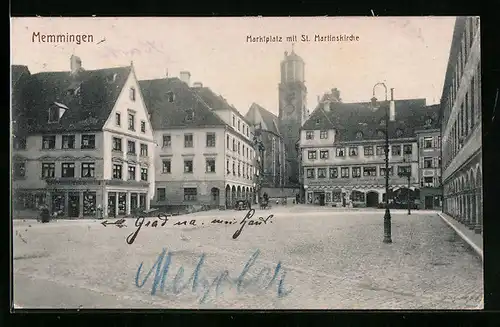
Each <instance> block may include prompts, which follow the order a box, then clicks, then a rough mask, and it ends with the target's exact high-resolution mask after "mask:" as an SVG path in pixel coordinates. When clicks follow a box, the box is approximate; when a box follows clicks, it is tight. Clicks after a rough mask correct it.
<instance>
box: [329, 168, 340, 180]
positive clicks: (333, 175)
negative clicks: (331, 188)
mask: <svg viewBox="0 0 500 327" xmlns="http://www.w3.org/2000/svg"><path fill="white" fill-rule="evenodd" d="M338 177H339V170H338V169H337V168H330V178H338Z"/></svg>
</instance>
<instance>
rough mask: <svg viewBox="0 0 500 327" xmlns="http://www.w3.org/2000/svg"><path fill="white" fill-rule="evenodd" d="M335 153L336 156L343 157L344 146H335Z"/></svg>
mask: <svg viewBox="0 0 500 327" xmlns="http://www.w3.org/2000/svg"><path fill="white" fill-rule="evenodd" d="M335 155H336V156H337V157H344V156H345V148H336V149H335Z"/></svg>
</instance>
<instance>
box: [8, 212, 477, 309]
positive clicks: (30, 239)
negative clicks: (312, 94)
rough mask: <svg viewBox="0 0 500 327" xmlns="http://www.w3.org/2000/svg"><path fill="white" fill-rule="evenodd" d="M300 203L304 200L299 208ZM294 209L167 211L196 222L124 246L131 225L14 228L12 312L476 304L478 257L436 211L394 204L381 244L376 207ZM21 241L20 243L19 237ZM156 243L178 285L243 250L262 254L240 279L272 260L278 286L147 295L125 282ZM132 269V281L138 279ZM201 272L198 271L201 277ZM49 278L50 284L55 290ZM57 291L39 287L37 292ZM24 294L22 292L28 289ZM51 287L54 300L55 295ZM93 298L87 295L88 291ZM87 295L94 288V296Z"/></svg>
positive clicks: (145, 233) (147, 262) (231, 263)
mask: <svg viewBox="0 0 500 327" xmlns="http://www.w3.org/2000/svg"><path fill="white" fill-rule="evenodd" d="M304 207H305V206H304ZM304 207H300V206H297V207H295V208H294V209H290V208H288V207H285V208H272V209H271V210H258V211H257V215H259V216H263V217H267V215H269V214H274V216H275V217H274V218H272V221H273V223H269V224H266V225H262V226H246V227H245V228H244V230H243V232H242V233H241V235H240V236H239V237H238V238H237V239H233V238H232V234H233V233H234V231H235V230H236V229H237V228H239V225H224V224H223V225H214V224H210V222H211V221H212V220H213V219H214V218H218V219H227V220H232V219H236V220H237V221H239V220H241V218H242V217H243V215H244V214H245V212H243V211H239V212H238V211H232V210H231V211H216V212H211V213H207V212H205V213H196V214H193V215H188V216H184V217H183V216H178V217H173V219H172V221H171V222H175V221H178V220H183V219H186V220H192V219H196V224H197V226H173V224H170V222H169V223H168V224H167V225H166V226H164V227H162V228H160V227H158V228H150V227H148V228H146V227H143V229H142V230H141V231H140V233H139V234H138V237H137V239H136V241H135V242H134V244H132V245H128V244H126V242H125V238H126V237H127V235H128V234H130V233H132V232H133V231H134V230H135V229H134V227H133V224H134V221H133V220H130V222H128V227H126V228H117V227H111V226H108V227H104V226H102V225H100V222H99V221H97V222H94V221H83V222H79V223H74V222H70V223H65V222H63V221H59V222H57V223H53V224H51V223H49V224H38V225H35V224H32V225H31V226H32V227H28V226H26V225H15V226H14V229H15V231H17V234H16V235H15V236H14V259H15V260H14V274H15V278H14V300H15V302H16V304H18V305H20V306H22V307H40V306H45V307H73V308H77V307H79V306H82V307H84V308H96V307H100V308H115V307H120V308H124V307H131V308H134V307H141V308H144V307H150V308H160V307H161V308H219V309H223V308H234V309H237V308H249V309H251V308H253V309H475V308H477V307H478V305H479V306H480V305H481V303H480V302H481V298H482V295H483V279H482V278H483V277H482V262H481V260H480V259H478V258H477V256H476V255H475V254H474V253H473V252H472V251H471V250H470V247H469V246H467V244H466V243H465V242H463V241H462V239H461V238H460V237H458V236H457V234H456V233H455V232H454V231H453V229H451V228H450V227H449V226H448V225H447V224H446V223H445V222H444V221H443V220H442V219H441V218H440V217H439V216H438V215H437V213H435V212H414V214H412V215H411V216H408V215H406V213H405V212H404V211H402V212H399V211H392V217H393V222H392V234H393V243H392V244H384V243H382V238H383V224H382V222H383V210H372V211H370V210H365V211H359V212H355V211H349V212H341V211H338V210H328V209H319V210H316V208H312V209H311V208H304ZM23 240H24V241H23ZM162 248H167V249H168V250H170V251H172V253H173V255H172V261H171V265H172V266H171V270H170V271H169V272H168V274H167V275H168V278H169V280H173V279H174V276H175V272H176V271H177V269H179V267H180V266H181V265H182V266H183V269H184V272H185V273H184V275H185V276H186V277H185V280H186V281H187V279H188V276H190V275H191V273H192V272H193V271H194V269H195V266H196V263H197V262H198V258H199V257H200V255H201V254H202V253H204V254H205V255H206V258H205V264H204V266H203V272H202V274H203V276H206V277H207V278H209V279H211V278H213V277H214V276H217V274H219V273H220V272H221V271H223V270H225V269H227V270H228V272H229V273H230V275H231V276H232V277H234V278H236V277H237V276H238V275H239V273H240V272H241V271H242V269H243V267H244V266H245V263H246V262H247V261H248V259H249V257H250V255H251V254H252V253H254V252H255V250H256V249H260V251H261V252H260V256H259V257H258V259H257V260H256V262H255V265H254V267H252V269H250V270H249V272H248V276H249V277H256V276H258V275H259V274H258V272H259V270H261V269H264V268H268V269H271V270H272V271H274V267H276V265H277V263H278V262H281V267H282V271H286V277H285V278H284V287H285V288H286V289H291V290H292V291H291V293H290V294H288V295H287V296H283V297H281V298H277V297H276V292H275V287H273V290H270V291H269V292H265V293H263V294H261V293H258V292H257V291H254V290H252V289H250V288H249V289H248V290H246V291H244V292H241V293H238V292H234V290H233V289H232V288H231V287H229V286H228V287H229V288H228V289H227V290H226V291H225V292H223V294H222V295H220V296H216V295H213V296H212V295H211V297H210V300H209V301H207V302H206V303H203V304H200V303H199V298H198V297H197V296H196V295H195V294H191V292H187V293H186V292H183V293H181V294H173V293H172V292H171V291H168V289H167V290H166V291H165V292H159V294H158V293H157V294H156V295H155V296H152V295H151V287H152V282H151V279H152V278H153V277H151V278H150V279H149V281H148V282H147V283H146V284H145V286H143V287H142V288H138V287H137V286H136V285H135V276H136V273H137V269H138V266H139V265H140V264H141V262H142V263H143V270H145V271H146V272H147V271H148V270H149V269H151V267H153V265H154V262H155V260H156V258H157V256H158V254H159V253H160V252H161V250H162ZM146 272H143V273H142V275H141V276H142V278H144V276H146ZM200 278H201V277H200ZM55 285H57V286H55ZM52 287H54V289H56V288H57V291H54V292H52V293H51V292H47V291H44V290H45V289H49V288H50V289H52ZM29 290H32V291H29ZM55 294H59V295H57V296H56V295H55ZM92 294H94V295H92ZM96 294H102V300H99V299H97V295H96Z"/></svg>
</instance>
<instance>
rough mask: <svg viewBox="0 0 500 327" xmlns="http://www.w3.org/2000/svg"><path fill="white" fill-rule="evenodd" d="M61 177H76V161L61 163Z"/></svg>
mask: <svg viewBox="0 0 500 327" xmlns="http://www.w3.org/2000/svg"><path fill="white" fill-rule="evenodd" d="M61 177H75V163H74V162H64V163H63V164H61Z"/></svg>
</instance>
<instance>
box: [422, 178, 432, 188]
mask: <svg viewBox="0 0 500 327" xmlns="http://www.w3.org/2000/svg"><path fill="white" fill-rule="evenodd" d="M433 186H434V178H433V177H424V187H433Z"/></svg>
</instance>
